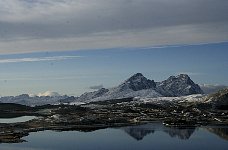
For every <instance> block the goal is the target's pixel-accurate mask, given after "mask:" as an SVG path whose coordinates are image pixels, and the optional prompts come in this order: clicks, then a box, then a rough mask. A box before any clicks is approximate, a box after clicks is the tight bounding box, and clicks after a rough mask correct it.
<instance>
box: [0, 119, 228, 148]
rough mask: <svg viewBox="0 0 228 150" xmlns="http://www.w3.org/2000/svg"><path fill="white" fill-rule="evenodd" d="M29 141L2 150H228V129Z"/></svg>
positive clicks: (48, 136)
mask: <svg viewBox="0 0 228 150" xmlns="http://www.w3.org/2000/svg"><path fill="white" fill-rule="evenodd" d="M23 139H24V140H26V141H27V142H24V143H17V144H0V149H1V150H151V149H159V150H177V149H185V150H192V149H199V150H200V149H207V150H227V148H228V126H226V127H224V126H223V127H218V126H213V127H212V126H211V127H201V128H184V129H183V128H182V129H178V128H169V127H165V126H163V125H162V124H161V123H151V124H146V125H140V126H131V127H122V128H108V129H102V130H97V131H93V132H78V131H66V132H65V131H64V132H55V131H42V132H36V133H30V135H29V136H27V137H24V138H23Z"/></svg>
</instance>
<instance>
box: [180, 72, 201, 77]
mask: <svg viewBox="0 0 228 150" xmlns="http://www.w3.org/2000/svg"><path fill="white" fill-rule="evenodd" d="M177 74H187V75H190V76H199V75H203V73H199V72H178V73H177Z"/></svg>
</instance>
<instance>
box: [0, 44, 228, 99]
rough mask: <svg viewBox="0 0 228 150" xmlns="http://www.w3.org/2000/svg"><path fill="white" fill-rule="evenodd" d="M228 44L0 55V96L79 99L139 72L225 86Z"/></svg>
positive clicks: (157, 77) (158, 76) (226, 82)
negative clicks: (48, 94) (50, 94)
mask: <svg viewBox="0 0 228 150" xmlns="http://www.w3.org/2000/svg"><path fill="white" fill-rule="evenodd" d="M227 49H228V42H223V43H215V44H198V45H182V46H164V47H154V48H153V47H142V48H113V49H91V50H82V51H80V50H77V51H76V50H75V51H63V52H36V53H24V54H7V55H0V70H1V73H0V82H1V86H0V91H1V93H0V94H1V95H2V96H3V95H18V94H22V93H34V94H36V93H40V92H44V91H47V90H50V91H56V92H59V93H61V94H69V95H80V94H82V93H83V92H86V91H91V89H90V87H91V86H98V85H103V86H104V87H106V88H108V87H112V86H116V85H118V84H120V83H121V82H123V81H124V80H125V79H127V78H128V77H130V76H131V75H133V74H134V73H137V72H141V73H143V74H144V75H145V76H146V77H148V78H150V79H154V80H155V81H162V80H164V79H166V78H168V77H169V76H171V75H177V74H180V73H186V74H189V76H190V77H191V78H192V79H193V80H194V81H195V82H196V83H200V84H202V83H206V84H222V85H228V80H227V76H228V69H227V68H228V59H227V56H228V50H227Z"/></svg>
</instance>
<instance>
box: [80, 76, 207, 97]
mask: <svg viewBox="0 0 228 150" xmlns="http://www.w3.org/2000/svg"><path fill="white" fill-rule="evenodd" d="M191 94H203V91H202V90H201V88H200V87H199V86H198V85H197V84H195V83H194V82H193V81H192V80H191V79H190V77H189V76H188V75H185V74H181V75H178V76H176V77H175V76H171V77H169V78H168V79H167V80H165V81H162V82H157V83H155V82H154V80H150V79H147V78H146V77H144V76H143V75H142V74H141V73H136V74H134V75H133V76H131V77H130V78H129V79H127V80H126V81H124V82H123V83H122V84H120V85H119V86H117V87H114V88H110V89H105V88H102V89H100V90H97V91H94V92H89V93H84V94H82V95H81V96H80V97H78V98H77V99H78V101H87V100H88V101H89V100H92V99H99V98H100V99H102V100H109V99H118V98H127V97H134V96H135V95H137V96H138V97H158V96H169V97H175V96H186V95H191Z"/></svg>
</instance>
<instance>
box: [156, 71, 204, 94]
mask: <svg viewBox="0 0 228 150" xmlns="http://www.w3.org/2000/svg"><path fill="white" fill-rule="evenodd" d="M157 91H158V92H159V93H161V94H162V95H163V96H170V97H174V96H186V95H192V94H203V91H202V90H201V88H200V86H199V85H198V84H195V83H194V82H193V81H192V80H191V78H190V77H189V76H188V75H186V74H180V75H178V76H171V77H169V78H168V79H167V80H165V81H162V82H158V83H157Z"/></svg>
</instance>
